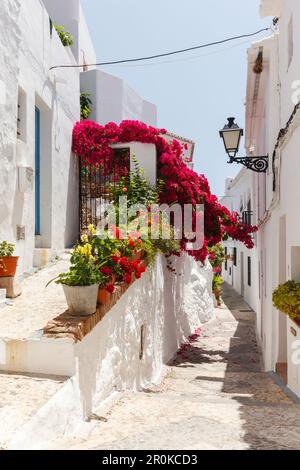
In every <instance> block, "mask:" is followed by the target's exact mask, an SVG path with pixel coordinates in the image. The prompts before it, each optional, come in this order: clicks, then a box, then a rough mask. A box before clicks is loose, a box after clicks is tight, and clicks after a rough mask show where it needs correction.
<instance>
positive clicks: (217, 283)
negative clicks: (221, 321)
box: [212, 274, 223, 307]
mask: <svg viewBox="0 0 300 470" xmlns="http://www.w3.org/2000/svg"><path fill="white" fill-rule="evenodd" d="M222 284H223V279H222V278H221V276H220V275H219V274H216V275H215V276H214V277H213V287H212V289H213V293H214V294H215V297H216V301H217V306H218V307H221V305H222V302H221V292H222V290H221V286H222Z"/></svg>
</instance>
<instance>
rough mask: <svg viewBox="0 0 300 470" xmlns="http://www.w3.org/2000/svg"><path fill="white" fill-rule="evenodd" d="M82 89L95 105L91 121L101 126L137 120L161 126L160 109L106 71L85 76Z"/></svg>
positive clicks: (88, 73)
mask: <svg viewBox="0 0 300 470" xmlns="http://www.w3.org/2000/svg"><path fill="white" fill-rule="evenodd" d="M81 90H82V91H84V92H86V93H90V94H91V99H92V102H93V106H92V113H91V115H90V119H91V120H92V121H95V122H98V123H99V124H106V123H108V122H116V123H118V124H119V123H120V122H121V121H123V120H124V119H133V120H139V121H142V122H145V123H146V124H149V125H152V126H156V125H157V110H156V106H155V105H154V104H152V103H150V102H148V101H146V100H144V99H143V98H142V97H140V96H139V95H138V94H137V93H136V92H135V91H134V90H133V89H132V88H130V87H129V86H128V85H127V84H126V83H125V82H124V81H123V80H121V79H120V78H118V77H115V76H114V75H110V74H108V73H106V72H103V71H102V70H89V71H87V72H82V73H81Z"/></svg>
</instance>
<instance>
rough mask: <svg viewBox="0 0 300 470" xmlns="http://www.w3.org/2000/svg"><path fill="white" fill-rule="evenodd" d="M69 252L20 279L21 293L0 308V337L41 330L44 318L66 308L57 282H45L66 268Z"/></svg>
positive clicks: (57, 313)
mask: <svg viewBox="0 0 300 470" xmlns="http://www.w3.org/2000/svg"><path fill="white" fill-rule="evenodd" d="M69 266H70V261H69V255H68V254H63V255H62V258H61V259H59V260H57V261H56V262H54V263H50V264H49V265H48V266H46V267H45V268H44V269H41V270H40V271H38V272H37V273H35V274H33V275H30V276H28V277H27V278H25V279H23V280H22V281H21V285H22V291H23V292H22V295H21V296H20V297H18V298H16V299H14V300H13V301H11V302H10V303H11V305H7V306H4V307H2V308H1V309H0V337H1V338H6V339H8V338H9V339H26V338H28V337H30V336H32V335H34V334H35V333H36V332H37V331H38V330H42V329H43V328H44V326H45V325H47V323H48V321H49V320H51V319H53V318H55V317H56V316H57V315H59V314H60V313H62V312H64V311H65V310H66V308H67V304H66V300H65V296H64V293H63V289H62V287H61V286H59V285H57V284H55V283H54V282H53V283H52V284H50V285H49V286H48V287H47V289H46V284H47V283H48V282H49V281H51V279H54V278H56V277H57V275H58V274H59V273H61V272H65V271H67V270H68V269H69Z"/></svg>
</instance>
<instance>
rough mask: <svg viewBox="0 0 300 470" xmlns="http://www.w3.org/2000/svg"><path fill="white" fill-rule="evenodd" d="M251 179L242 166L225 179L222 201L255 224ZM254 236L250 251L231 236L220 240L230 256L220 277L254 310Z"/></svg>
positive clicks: (247, 220)
mask: <svg viewBox="0 0 300 470" xmlns="http://www.w3.org/2000/svg"><path fill="white" fill-rule="evenodd" d="M252 180H253V175H252V173H251V172H249V171H248V170H246V169H245V168H242V169H241V171H240V172H239V173H238V175H237V176H236V177H235V178H227V180H226V185H225V196H224V197H223V199H222V200H221V204H223V205H224V206H225V207H227V209H229V210H230V211H231V212H233V211H235V212H238V213H239V214H240V217H241V219H242V220H243V221H244V222H245V223H248V224H251V225H255V223H256V217H257V214H256V211H254V210H253V209H254V207H253V201H254V194H253V191H252ZM253 239H254V243H255V247H254V248H253V249H252V250H249V249H248V248H246V247H245V245H244V244H243V243H241V242H238V241H234V240H232V239H228V240H227V241H225V242H224V243H223V245H224V248H225V254H226V255H228V256H230V259H228V260H227V262H225V263H224V265H223V273H222V277H223V279H224V281H226V282H227V283H228V284H229V285H231V286H232V287H233V288H234V289H235V290H236V291H237V292H238V293H239V294H240V295H242V296H243V297H244V298H245V300H246V302H247V303H248V304H249V305H250V306H251V308H252V309H253V310H254V311H257V307H258V273H257V250H256V236H255V235H254V236H253Z"/></svg>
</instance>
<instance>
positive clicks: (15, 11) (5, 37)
mask: <svg viewBox="0 0 300 470" xmlns="http://www.w3.org/2000/svg"><path fill="white" fill-rule="evenodd" d="M54 24H57V25H60V26H64V27H65V29H66V30H67V31H69V32H71V33H72V34H73V36H74V45H73V46H71V47H64V46H63V45H62V43H61V41H60V39H59V37H58V35H57V33H56V30H55V28H54ZM0 25H1V37H0V50H1V52H0V65H1V70H0V124H1V125H0V153H1V159H0V241H1V240H7V241H9V242H11V243H15V245H16V251H15V254H16V255H17V256H19V257H20V259H19V265H18V272H17V273H18V274H21V273H24V272H26V271H30V270H31V269H32V267H33V266H34V267H41V266H44V265H45V264H47V262H49V261H50V259H53V258H54V257H55V256H57V255H58V254H59V253H60V252H62V251H63V250H64V249H65V248H69V247H71V246H72V245H73V244H74V242H75V241H76V239H77V238H78V234H79V194H78V193H79V191H78V184H79V173H78V167H77V163H78V161H77V159H76V158H74V157H73V155H72V153H71V146H72V130H73V126H74V124H75V123H76V122H77V121H79V120H80V103H79V95H80V89H81V85H82V83H85V80H84V79H83V78H82V79H81V77H89V81H88V87H87V88H86V89H85V90H86V91H89V92H91V94H92V99H93V115H92V116H91V118H92V119H95V120H96V121H98V122H101V123H104V122H108V121H115V122H120V121H121V120H123V119H138V120H142V121H144V122H146V123H147V124H152V125H156V107H155V106H154V105H152V104H150V103H148V102H146V101H145V100H143V99H142V98H141V97H140V96H139V95H138V94H136V93H135V92H134V91H133V90H132V89H131V88H130V87H128V86H127V85H126V84H125V83H124V82H123V81H122V80H120V79H118V78H117V77H113V76H112V75H109V74H105V73H104V72H101V71H99V70H93V69H94V67H91V66H88V65H85V67H82V68H81V67H80V68H64V69H62V68H57V69H55V70H52V71H50V70H49V69H50V67H52V66H59V65H78V64H94V63H95V62H96V53H95V49H94V45H93V41H92V39H91V36H90V33H89V30H88V26H87V23H86V20H85V18H84V14H83V11H82V7H81V4H80V0H44V1H43V2H42V1H40V0H26V2H25V1H19V0H4V1H2V2H1V5H0ZM116 84H117V85H116ZM116 88H118V89H119V88H120V90H121V92H120V94H117V93H116ZM85 90H83V91H85ZM37 149H38V150H37ZM145 152H146V154H147V151H146V150H145ZM145 152H142V153H143V154H145ZM141 158H142V157H141ZM155 160H156V156H155V155H154V157H153V159H152V160H151V162H150V163H149V162H146V163H147V165H148V166H149V165H150V166H151V165H152V164H153V165H154V164H155ZM153 165H152V166H153ZM146 170H147V168H146ZM37 175H39V176H37ZM154 177H155V172H153V171H152V176H151V178H150V179H151V180H153V181H154Z"/></svg>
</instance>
